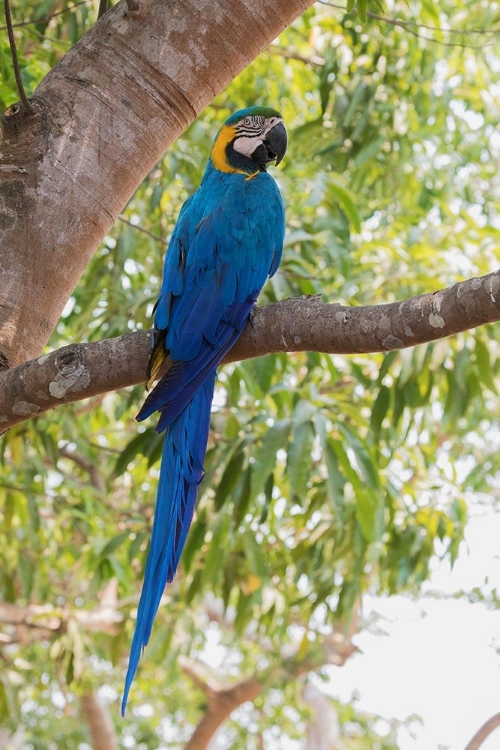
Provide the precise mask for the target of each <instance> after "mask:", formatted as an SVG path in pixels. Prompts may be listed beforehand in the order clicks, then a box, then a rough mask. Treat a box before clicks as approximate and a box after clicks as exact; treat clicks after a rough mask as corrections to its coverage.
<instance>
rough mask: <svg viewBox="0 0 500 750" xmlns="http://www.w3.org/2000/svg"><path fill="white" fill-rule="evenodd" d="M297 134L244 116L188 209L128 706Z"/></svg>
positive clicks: (182, 538)
mask: <svg viewBox="0 0 500 750" xmlns="http://www.w3.org/2000/svg"><path fill="white" fill-rule="evenodd" d="M286 147H287V133H286V129H285V126H284V124H283V118H282V117H281V115H280V113H279V112H277V111H276V110H274V109H270V108H268V107H248V108H247V109H242V110H240V111H239V112H236V113H235V114H233V115H232V116H231V117H229V119H228V120H226V122H225V123H224V125H223V126H222V128H221V129H220V130H219V132H218V134H217V136H216V138H215V141H214V143H213V147H212V150H211V154H210V158H209V160H208V164H207V167H206V170H205V173H204V175H203V179H202V181H201V184H200V187H199V188H198V190H197V191H196V192H195V193H194V194H193V195H192V196H191V197H190V198H189V199H188V200H187V201H186V203H184V205H183V206H182V208H181V211H180V214H179V217H178V220H177V223H176V225H175V228H174V231H173V233H172V237H171V240H170V243H169V246H168V251H167V256H166V260H165V268H164V274H163V283H162V287H161V291H160V297H159V299H158V301H157V303H156V308H155V311H156V312H155V321H154V332H153V349H152V353H151V357H150V361H149V367H148V379H147V384H146V385H147V387H148V388H149V387H150V386H151V384H152V383H153V382H154V381H155V380H156V379H157V376H158V375H159V373H160V372H161V368H162V365H163V364H164V362H165V360H166V358H167V357H168V356H170V358H171V360H172V365H171V367H170V369H169V370H168V371H167V372H166V373H165V374H164V375H163V376H162V377H161V378H160V380H159V382H158V383H157V384H156V386H155V387H154V388H153V390H152V391H151V392H150V393H149V395H148V397H147V398H146V400H145V402H144V404H143V406H142V408H141V410H140V412H139V414H138V415H137V420H138V421H142V420H143V419H146V417H149V416H150V415H151V414H153V412H155V411H158V412H160V417H159V421H158V425H157V427H156V430H157V431H158V432H165V435H164V441H163V450H162V457H161V468H160V476H159V483H158V493H157V498H156V507H155V513H154V521H153V529H152V535H151V544H150V547H149V553H148V558H147V561H146V570H145V575H144V583H143V587H142V592H141V598H140V601H139V608H138V612H137V622H136V628H135V633H134V638H133V641H132V648H131V652H130V659H129V664H128V671H127V676H126V679H125V688H124V693H123V701H122V715H123V714H124V713H125V708H126V705H127V700H128V694H129V690H130V686H131V684H132V680H133V678H134V675H135V672H136V669H137V665H138V663H139V658H140V656H141V653H142V651H143V649H144V647H145V646H146V644H147V643H148V640H149V637H150V635H151V629H152V627H153V621H154V618H155V615H156V612H157V610H158V606H159V604H160V599H161V597H162V594H163V591H164V588H165V585H166V584H167V583H169V582H171V581H172V579H173V577H174V575H175V572H176V570H177V567H178V565H179V559H180V556H181V553H182V550H183V547H184V544H185V542H186V537H187V533H188V531H189V527H190V525H191V521H192V518H193V513H194V508H195V503H196V497H197V494H198V488H199V485H200V482H201V480H202V479H203V474H204V470H203V462H204V459H205V453H206V448H207V442H208V430H209V424H210V408H211V403H212V398H213V393H214V386H215V376H216V368H217V366H218V364H219V362H220V361H221V359H222V358H223V356H224V355H225V354H226V352H227V351H229V349H231V347H232V346H233V344H234V343H235V341H236V340H237V339H238V337H239V336H240V334H241V332H242V331H243V329H244V327H245V324H246V322H247V320H248V318H249V316H250V313H251V310H252V307H253V305H254V303H255V301H256V299H257V297H258V295H259V292H260V290H261V289H262V287H263V285H264V283H265V281H266V279H267V278H268V277H271V276H272V275H273V274H274V273H275V272H276V270H277V268H278V266H279V263H280V260H281V252H282V248H283V238H284V235H285V211H284V207H283V200H282V198H281V193H280V191H279V188H278V186H277V184H276V182H275V181H274V179H273V178H272V177H271V176H270V175H269V174H268V173H267V171H266V166H267V165H268V164H269V163H271V162H275V163H276V164H279V163H280V162H281V160H282V159H283V157H284V155H285V152H286Z"/></svg>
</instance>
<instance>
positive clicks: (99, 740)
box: [80, 693, 120, 750]
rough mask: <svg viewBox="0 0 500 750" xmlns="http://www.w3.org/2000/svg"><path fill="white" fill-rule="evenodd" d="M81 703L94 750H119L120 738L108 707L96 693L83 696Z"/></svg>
mask: <svg viewBox="0 0 500 750" xmlns="http://www.w3.org/2000/svg"><path fill="white" fill-rule="evenodd" d="M80 703H81V706H82V713H83V715H84V717H85V720H86V722H87V725H88V728H89V733H90V738H91V740H92V747H93V748H94V750H119V747H120V746H119V744H118V737H117V734H116V731H115V728H114V725H113V722H112V721H111V717H110V715H109V711H108V709H107V706H105V705H104V704H103V703H102V702H101V701H100V700H99V698H98V696H97V694H96V693H88V694H87V695H82V697H81V699H80Z"/></svg>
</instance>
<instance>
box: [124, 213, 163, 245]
mask: <svg viewBox="0 0 500 750" xmlns="http://www.w3.org/2000/svg"><path fill="white" fill-rule="evenodd" d="M118 218H119V219H120V221H122V222H123V223H124V224H127V225H128V226H129V227H132V229H137V231H138V232H142V233H143V234H147V235H148V237H151V238H152V239H153V240H156V242H161V244H162V245H168V242H167V240H164V239H163V237H160V235H158V234H154V232H150V231H149V229H145V228H144V227H141V225H140V224H134V223H133V222H132V221H129V220H128V219H126V218H125V217H124V216H119V217H118Z"/></svg>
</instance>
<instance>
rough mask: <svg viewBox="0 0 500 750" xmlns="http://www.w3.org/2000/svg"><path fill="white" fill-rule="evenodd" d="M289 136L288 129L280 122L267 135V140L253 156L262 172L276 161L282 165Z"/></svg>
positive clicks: (258, 147)
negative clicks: (267, 165)
mask: <svg viewBox="0 0 500 750" xmlns="http://www.w3.org/2000/svg"><path fill="white" fill-rule="evenodd" d="M286 146H287V135H286V128H285V126H284V125H283V123H282V122H279V123H278V124H277V125H275V126H274V128H271V130H270V131H269V132H268V134H267V135H266V139H265V140H264V141H262V143H261V144H260V145H259V146H257V148H256V149H255V151H254V152H253V154H252V160H253V161H254V162H257V164H258V165H259V169H260V171H261V172H265V171H266V164H269V162H271V161H274V162H276V165H278V164H279V163H280V161H281V160H282V159H283V157H284V155H285V153H286Z"/></svg>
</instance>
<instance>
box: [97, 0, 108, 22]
mask: <svg viewBox="0 0 500 750" xmlns="http://www.w3.org/2000/svg"><path fill="white" fill-rule="evenodd" d="M107 9H108V0H99V10H98V12H97V18H100V17H101V16H103V15H104V14H105V13H106V11H107Z"/></svg>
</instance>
